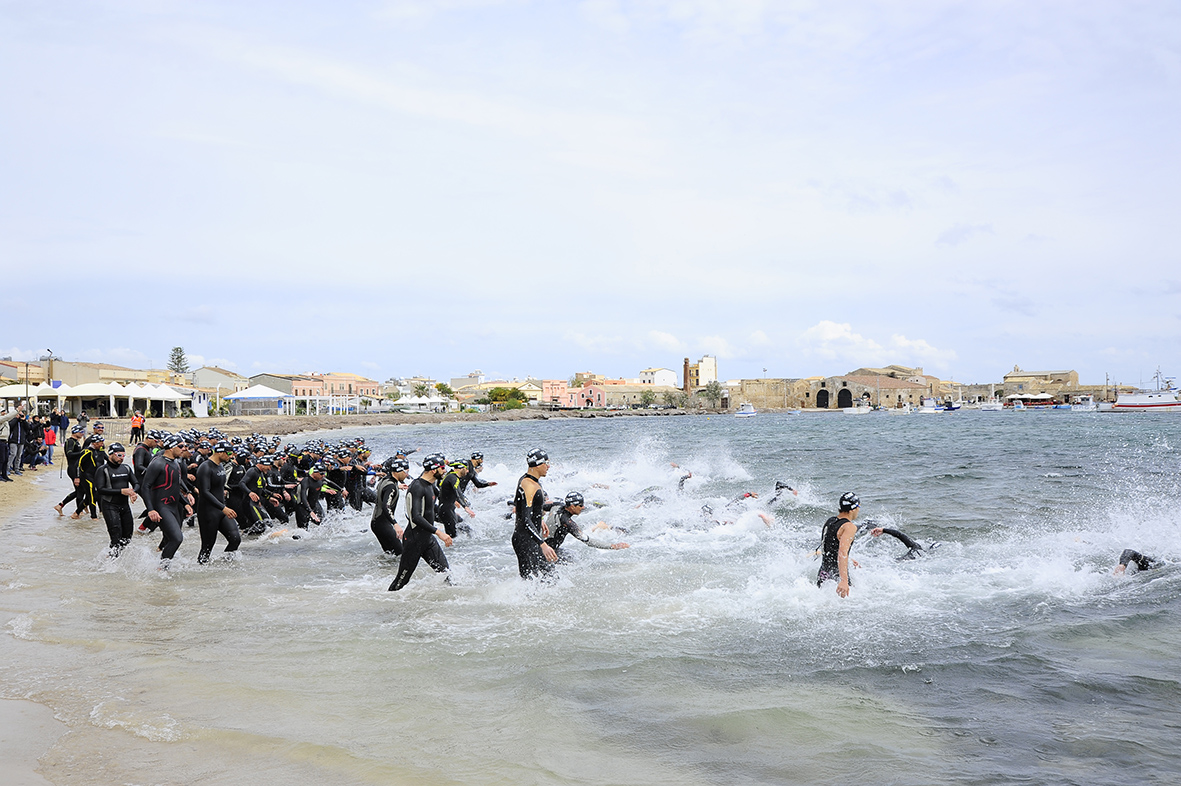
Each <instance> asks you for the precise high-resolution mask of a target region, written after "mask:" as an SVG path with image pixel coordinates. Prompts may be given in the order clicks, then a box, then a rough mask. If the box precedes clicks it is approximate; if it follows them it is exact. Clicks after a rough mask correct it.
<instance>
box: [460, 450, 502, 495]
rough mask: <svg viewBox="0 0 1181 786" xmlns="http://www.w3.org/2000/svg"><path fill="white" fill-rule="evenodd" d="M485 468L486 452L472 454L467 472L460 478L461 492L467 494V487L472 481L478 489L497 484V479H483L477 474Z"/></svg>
mask: <svg viewBox="0 0 1181 786" xmlns="http://www.w3.org/2000/svg"><path fill="white" fill-rule="evenodd" d="M483 468H484V454H483V453H480V452H476V453H473V454H472V457H471V459H470V460H469V461H468V462H467V474H466V475H464V476H463V477H461V478H460V479H459V493H460V494H462V495H466V494H467V487H468V484H469V483H470V484H471V485H473V486H475V487H476V488H478V489H486V488H488V487H489V486H495V485H496V481H495V480H481V479H480V476H479V475H478V474H477V473H478V472H479V471H480V470H481V469H483Z"/></svg>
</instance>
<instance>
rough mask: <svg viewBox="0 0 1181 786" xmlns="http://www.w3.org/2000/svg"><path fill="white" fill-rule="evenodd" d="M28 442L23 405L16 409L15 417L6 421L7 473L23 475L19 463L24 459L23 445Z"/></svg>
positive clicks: (27, 429) (27, 428) (27, 425)
mask: <svg viewBox="0 0 1181 786" xmlns="http://www.w3.org/2000/svg"><path fill="white" fill-rule="evenodd" d="M28 441H29V424H28V421H26V420H25V408H24V405H23V404H22V405H18V406H17V408H16V417H14V418H12V419H11V420H9V421H8V453H9V457H8V471H9V473H10V474H15V475H23V474H25V473H24V472H22V471H21V462H22V461H23V460H24V458H25V443H26V442H28Z"/></svg>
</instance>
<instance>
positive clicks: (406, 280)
mask: <svg viewBox="0 0 1181 786" xmlns="http://www.w3.org/2000/svg"><path fill="white" fill-rule="evenodd" d="M1179 109H1181V5H1179V4H1177V3H1175V2H1135V1H1134V0H1127V1H1124V0H1121V2H1118V3H1113V2H1087V1H1086V0H1069V2H1029V1H1028V0H1023V1H1022V2H1003V1H1002V0H998V1H996V2H984V3H981V2H937V1H932V2H922V3H910V2H881V3H874V2H848V3H826V2H774V1H773V0H679V1H678V0H634V2H624V0H585V2H542V1H541V0H538V1H537V2H530V1H529V0H434V1H433V2H432V1H430V0H374V1H373V2H349V1H348V0H341V1H339V2H334V3H322V2H303V1H301V0H284V2H241V0H238V1H236V2H220V1H219V0H202V1H201V2H186V1H185V0H151V1H149V0H101V1H95V2H87V1H86V0H74V2H70V3H29V2H24V1H23V0H0V276H3V278H4V280H5V282H6V286H3V287H0V356H12V357H13V358H16V359H35V358H36V357H37V356H39V355H43V354H45V353H46V352H47V350H49V349H52V351H53V353H54V354H55V355H56V356H58V357H62V358H64V359H66V360H86V361H96V362H108V363H116V364H120V365H127V366H132V367H146V366H149V365H151V366H154V367H161V366H163V365H164V364H165V362H166V360H167V357H168V352H169V349H170V348H171V347H174V346H182V347H184V349H185V351H186V353H187V354H188V356H189V360H190V365H191V366H193V367H196V366H198V365H202V364H211V365H213V364H216V365H219V366H222V367H225V368H229V369H233V370H235V371H237V372H239V373H242V374H245V375H250V374H256V373H260V372H283V373H305V372H315V371H320V372H326V371H352V372H355V373H361V374H365V375H367V376H370V377H373V378H376V379H379V380H384V379H386V378H388V377H391V376H410V375H426V376H432V377H435V378H439V379H447V378H450V377H455V376H462V375H465V374H467V373H468V372H470V371H473V370H476V369H479V370H481V371H483V372H484V373H485V374H486V375H488V376H489V377H490V378H513V377H518V378H523V377H526V376H533V377H539V378H568V377H570V376H572V375H573V374H574V372H576V371H594V372H596V373H601V374H606V375H608V376H622V377H635V376H638V373H639V371H640V370H641V369H643V368H648V367H653V366H655V367H661V366H663V367H666V368H671V369H673V370H675V371H677V372H678V374H679V372H680V368H681V361H682V358H685V357H689V358H691V359H693V360H696V359H697V358H699V357H701V356H702V355H704V354H712V355H715V356H716V357H717V359H718V366H719V373H720V376H721V377H722V378H723V379H737V378H751V377H761V376H769V377H804V376H813V375H826V376H827V375H835V374H842V373H845V372H848V371H851V370H853V369H855V368H858V367H861V366H878V365H885V364H890V363H898V364H903V365H908V366H922V367H923V368H924V369H925V370H926V371H927V373H931V374H936V375H939V376H941V377H942V378H944V379H954V380H957V381H960V382H968V383H971V382H982V383H986V382H992V381H999V380H1000V378H1001V377H1002V376H1003V375H1004V374H1005V373H1006V372H1008V371H1010V370H1011V369H1012V367H1013V366H1014V365H1019V366H1020V367H1021V368H1024V369H1055V370H1057V369H1075V370H1077V371H1078V372H1079V374H1080V377H1081V378H1082V381H1083V382H1084V383H1090V384H1096V383H1098V384H1101V383H1102V382H1103V381H1104V379H1105V377H1109V378H1110V379H1111V380H1113V381H1120V382H1124V383H1131V384H1136V383H1139V382H1141V381H1143V382H1144V383H1146V384H1147V383H1148V381H1149V379H1150V378H1151V376H1152V374H1153V372H1154V371H1155V370H1156V368H1157V367H1158V366H1159V367H1160V368H1161V369H1162V370H1163V371H1164V372H1165V373H1166V374H1170V375H1171V374H1177V375H1181V241H1179V237H1178V235H1179V230H1178V225H1179V224H1181V222H1179V221H1178V218H1177V216H1178V213H1179V212H1181V211H1179V210H1178V208H1179V206H1181V203H1179V200H1178V193H1177V192H1178V188H1179V183H1181V177H1179V175H1181V155H1179V153H1181V133H1179V132H1178V126H1179V123H1178V121H1179V120H1181V111H1179Z"/></svg>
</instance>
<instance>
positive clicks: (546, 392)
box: [538, 379, 569, 406]
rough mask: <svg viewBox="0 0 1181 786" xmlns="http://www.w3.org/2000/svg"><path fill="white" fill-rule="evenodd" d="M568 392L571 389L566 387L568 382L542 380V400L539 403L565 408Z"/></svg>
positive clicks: (562, 380)
mask: <svg viewBox="0 0 1181 786" xmlns="http://www.w3.org/2000/svg"><path fill="white" fill-rule="evenodd" d="M568 392H569V387H568V386H567V385H566V380H564V379H543V380H541V398H539V399H538V401H539V402H540V403H542V404H557V405H558V406H565V405H566V394H567V393H568Z"/></svg>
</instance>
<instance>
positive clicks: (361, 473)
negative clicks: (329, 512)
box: [344, 459, 373, 511]
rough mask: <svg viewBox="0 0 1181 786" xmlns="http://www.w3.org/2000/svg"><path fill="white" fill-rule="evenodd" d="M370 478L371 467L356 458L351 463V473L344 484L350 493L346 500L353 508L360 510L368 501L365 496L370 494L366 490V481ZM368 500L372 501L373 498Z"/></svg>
mask: <svg viewBox="0 0 1181 786" xmlns="http://www.w3.org/2000/svg"><path fill="white" fill-rule="evenodd" d="M368 478H369V468H368V467H366V466H365V465H364V463H363V462H361V460H360V459H354V460H353V462H352V463H351V464H349V474H348V477H347V478H345V486H344V489H345V491H347V492H348V493H349V497H348V499H347V500H346V502H348V504H349V506H351V507H352V509H353V510H356V511H360V510H361V506H362V505H364V504H365V502H366V499H365V498H366V496H368V495H367V494H366V493H365V492H366V491H368V489H367V488H365V481H366V480H367V479H368ZM368 501H370V502H372V501H373V500H368Z"/></svg>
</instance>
